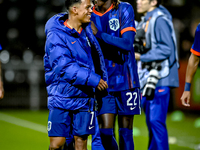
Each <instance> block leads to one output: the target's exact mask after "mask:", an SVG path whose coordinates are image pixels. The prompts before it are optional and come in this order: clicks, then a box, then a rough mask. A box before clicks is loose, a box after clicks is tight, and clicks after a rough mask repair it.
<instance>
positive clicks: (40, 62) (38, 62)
mask: <svg viewBox="0 0 200 150" xmlns="http://www.w3.org/2000/svg"><path fill="white" fill-rule="evenodd" d="M33 62H34V64H36V65H38V66H39V65H43V58H42V56H40V55H36V56H35V57H34V60H33Z"/></svg>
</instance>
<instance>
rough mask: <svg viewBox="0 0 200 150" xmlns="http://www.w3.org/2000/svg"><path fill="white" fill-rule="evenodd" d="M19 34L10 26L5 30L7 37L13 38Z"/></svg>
mask: <svg viewBox="0 0 200 150" xmlns="http://www.w3.org/2000/svg"><path fill="white" fill-rule="evenodd" d="M18 36H19V31H18V30H17V29H16V28H10V29H9V30H8V32H7V38H8V39H11V40H12V39H15V38H17V37H18Z"/></svg>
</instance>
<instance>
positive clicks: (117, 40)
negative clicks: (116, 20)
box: [96, 5, 136, 51]
mask: <svg viewBox="0 0 200 150" xmlns="http://www.w3.org/2000/svg"><path fill="white" fill-rule="evenodd" d="M118 9H123V10H119V11H123V12H121V13H120V14H122V15H121V16H120V18H121V19H120V30H121V31H120V33H121V35H122V37H116V36H113V35H110V34H107V33H104V32H102V31H100V30H98V32H97V34H96V37H97V38H99V39H101V40H103V41H104V42H105V43H107V44H110V45H113V46H116V47H119V48H121V49H123V50H126V51H131V50H133V41H134V37H135V31H136V30H135V22H134V11H133V8H132V6H131V5H127V8H118ZM128 31H129V32H128Z"/></svg>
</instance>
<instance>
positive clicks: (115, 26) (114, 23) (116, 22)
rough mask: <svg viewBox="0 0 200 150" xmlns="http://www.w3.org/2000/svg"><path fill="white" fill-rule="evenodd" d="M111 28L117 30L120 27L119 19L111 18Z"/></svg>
mask: <svg viewBox="0 0 200 150" xmlns="http://www.w3.org/2000/svg"><path fill="white" fill-rule="evenodd" d="M109 26H110V29H111V30H113V31H117V30H118V29H119V19H116V18H113V19H111V20H109Z"/></svg>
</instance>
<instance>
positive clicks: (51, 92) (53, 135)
mask: <svg viewBox="0 0 200 150" xmlns="http://www.w3.org/2000/svg"><path fill="white" fill-rule="evenodd" d="M65 5H66V8H67V10H68V13H61V14H57V15H55V16H53V17H52V18H50V19H49V20H48V21H47V23H46V26H45V33H46V44H45V55H44V68H45V81H46V88H47V93H48V109H49V117H48V136H49V138H50V146H49V149H50V150H58V149H59V150H61V149H63V147H64V144H65V142H66V138H71V137H72V136H73V138H74V148H75V149H76V150H87V138H88V135H90V134H94V133H95V121H96V114H95V101H96V100H95V98H94V97H95V88H96V89H97V90H99V91H103V90H106V89H107V88H108V85H107V72H106V68H105V63H104V57H103V54H102V51H101V49H100V46H99V44H98V41H97V40H96V38H95V37H94V35H93V33H92V29H91V26H90V18H91V13H92V9H91V2H90V0H66V1H65ZM93 56H95V60H96V61H97V60H98V63H95V64H98V66H95V65H94V62H93V59H94V58H93ZM99 70H100V71H99ZM96 71H98V72H100V74H97V73H96Z"/></svg>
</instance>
